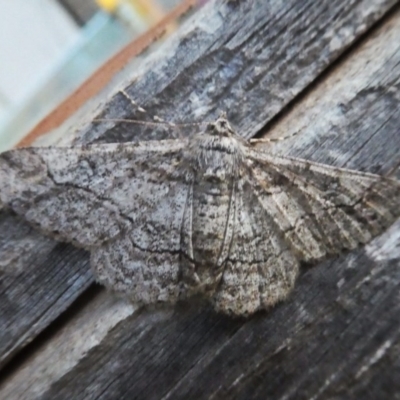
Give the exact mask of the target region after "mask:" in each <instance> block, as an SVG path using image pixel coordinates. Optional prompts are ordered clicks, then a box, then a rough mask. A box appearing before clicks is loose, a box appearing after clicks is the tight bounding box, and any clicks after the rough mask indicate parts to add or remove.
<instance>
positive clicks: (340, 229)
mask: <svg viewBox="0 0 400 400" xmlns="http://www.w3.org/2000/svg"><path fill="white" fill-rule="evenodd" d="M246 152H247V154H246V156H247V160H248V163H249V165H250V166H251V170H252V174H253V177H254V182H255V185H256V186H257V187H258V190H259V191H261V194H260V198H261V199H264V202H265V204H268V205H269V206H270V207H271V209H274V210H275V215H276V218H277V219H278V220H279V221H281V226H282V228H283V229H285V230H287V233H286V237H287V240H288V241H289V243H291V245H292V246H293V248H294V249H295V251H296V252H297V253H298V254H299V257H300V258H301V259H303V260H306V261H317V260H318V259H321V258H323V257H324V256H326V255H333V254H337V253H339V252H340V251H342V250H345V249H352V248H355V247H356V246H358V245H359V244H362V243H366V242H368V241H369V240H371V239H372V237H374V236H376V235H378V234H380V233H381V232H383V231H384V230H385V229H386V228H387V227H388V226H389V225H390V224H392V223H393V222H394V220H395V219H396V218H397V217H399V216H400V183H399V182H398V181H396V180H394V179H391V178H387V177H382V176H379V175H374V174H370V173H363V172H358V171H353V170H348V169H342V168H335V167H330V166H327V165H323V164H319V163H313V162H310V161H307V160H303V159H298V158H290V157H282V156H274V155H271V154H268V153H266V152H261V151H259V150H257V149H255V148H251V147H248V148H247V151H246ZM263 188H264V189H263ZM272 188H273V189H272Z"/></svg>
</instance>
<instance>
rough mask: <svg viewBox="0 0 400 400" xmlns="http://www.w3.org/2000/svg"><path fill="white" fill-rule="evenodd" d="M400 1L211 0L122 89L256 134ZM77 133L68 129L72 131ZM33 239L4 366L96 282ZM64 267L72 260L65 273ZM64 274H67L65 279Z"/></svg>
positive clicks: (168, 110) (82, 265)
mask: <svg viewBox="0 0 400 400" xmlns="http://www.w3.org/2000/svg"><path fill="white" fill-rule="evenodd" d="M397 3H398V1H396V0H361V1H360V0H352V1H348V0H334V1H332V0H324V1H319V2H313V1H311V0H309V1H304V2H298V1H296V0H290V1H283V0H282V1H263V0H258V1H251V2H249V1H235V2H229V3H228V2H223V3H222V2H221V3H216V4H214V3H212V2H211V3H210V4H209V5H207V6H206V7H205V8H204V9H203V10H202V11H201V12H199V14H198V15H196V16H195V18H193V19H192V20H191V21H190V22H189V23H187V24H185V26H184V27H183V28H182V29H181V30H180V31H179V32H178V34H177V35H176V36H175V37H174V38H172V39H171V40H168V41H167V42H166V43H165V44H164V45H163V46H162V48H161V49H160V51H159V52H158V53H157V54H155V55H154V56H151V57H150V60H145V61H144V62H142V63H136V62H133V63H132V66H131V68H132V71H134V72H133V73H132V78H131V79H129V82H132V81H133V82H134V83H129V82H128V83H127V84H125V85H122V86H127V87H128V89H127V90H128V92H129V93H130V94H131V95H132V97H134V98H135V99H136V100H137V101H138V102H139V103H140V104H143V105H144V106H146V108H147V109H148V110H149V112H151V113H153V112H154V113H157V114H159V115H161V116H163V117H165V116H170V117H171V118H172V116H173V119H178V120H179V119H191V120H192V119H195V120H199V119H200V120H201V119H202V118H208V117H211V116H214V115H215V112H216V110H217V109H227V110H229V111H230V117H231V119H232V120H233V122H234V123H236V124H237V126H238V128H239V129H240V130H241V132H242V133H243V135H245V136H249V135H253V134H254V133H256V132H257V130H258V129H259V128H260V127H262V126H264V125H265V124H266V123H267V122H268V121H270V119H271V118H273V117H274V116H275V115H276V114H277V113H278V112H279V111H280V110H281V109H282V107H284V106H285V105H286V104H288V103H289V102H290V101H291V100H292V99H293V98H294V97H295V96H296V95H297V94H298V93H299V92H300V91H301V90H303V89H304V88H305V87H306V86H307V84H309V83H310V82H312V81H313V80H314V79H315V78H316V76H318V74H320V72H321V71H322V70H323V69H324V68H326V67H327V66H328V65H330V63H332V62H333V61H334V60H335V59H336V58H337V57H338V56H339V55H340V54H341V53H342V52H343V51H344V50H345V49H346V48H347V47H348V46H349V45H351V44H352V43H354V41H356V40H357V38H359V37H360V36H361V35H362V34H363V33H364V32H365V31H366V30H368V29H369V28H370V27H371V26H372V25H373V24H375V23H376V22H377V21H378V20H379V19H380V18H381V17H382V16H383V15H384V14H386V13H388V12H389V11H390V10H391V9H392V7H393V6H394V5H395V4H397ZM124 74H125V75H126V71H125V72H123V76H125V75H124ZM115 80H116V81H117V82H120V81H119V80H118V79H117V78H116V79H115ZM118 86H121V84H120V83H119V84H118ZM105 108H106V111H105V112H104V113H103V116H104V117H105V118H110V117H114V118H115V117H117V116H118V117H128V118H131V117H133V118H134V117H135V115H134V114H132V113H131V110H132V107H131V105H130V103H129V102H128V101H127V100H126V99H125V98H124V97H123V96H121V95H116V96H115V97H114V98H112V99H111V100H110V101H109V102H107V103H106V107H105ZM231 110H232V112H231ZM140 118H143V117H142V116H140ZM75 122H76V121H75ZM110 126H112V129H110ZM74 132H75V129H71V131H70V134H74ZM156 134H157V132H149V130H145V131H141V130H140V127H135V129H132V126H131V125H129V126H126V125H124V124H117V125H116V124H115V123H107V124H106V123H104V124H99V123H96V124H95V125H91V124H89V125H88V126H87V127H86V128H85V129H83V131H82V132H81V135H80V136H81V138H83V139H82V140H83V141H92V140H111V141H122V140H130V139H133V138H134V137H135V138H139V137H140V136H141V135H142V137H143V135H144V137H145V138H151V137H154V135H156ZM160 134H161V135H164V136H165V135H166V133H165V132H164V133H160ZM168 134H171V132H170V131H169V132H168ZM78 136H79V135H78ZM100 138H101V139H100ZM3 218H6V219H8V218H11V217H10V216H8V215H6V214H2V215H0V224H7V222H4V220H3ZM18 224H19V223H18ZM18 226H21V228H18V227H17V228H16V230H17V231H18V229H22V230H25V229H26V228H22V225H18ZM17 231H15V233H13V235H14V236H9V235H8V233H7V232H8V229H5V230H4V232H5V236H4V238H3V243H5V245H6V246H7V247H9V246H11V247H13V246H18V243H17V244H13V243H12V242H13V241H14V240H19V239H18V238H17V239H15V238H16V237H17V236H18V235H17V234H16V232H17ZM32 240H34V241H35V243H36V244H35V246H34V247H35V248H36V250H35V251H36V252H37V254H36V256H35V257H37V259H40V260H43V261H41V263H40V265H39V264H38V265H37V266H35V268H31V263H30V261H29V256H28V255H27V256H26V258H24V260H25V261H21V265H20V267H19V268H20V271H25V272H23V273H22V275H21V276H20V277H19V278H17V281H18V284H17V282H14V283H13V284H11V283H10V285H9V286H7V288H5V287H4V286H3V288H2V289H1V290H0V304H4V306H3V307H2V308H1V309H0V312H1V315H0V320H2V321H5V325H4V326H8V327H9V328H8V329H4V330H2V331H1V333H0V335H1V336H0V365H4V363H5V362H6V361H7V360H8V359H9V358H10V356H11V355H12V354H14V353H15V352H17V351H18V350H19V349H20V348H21V347H23V346H24V345H25V344H26V343H28V342H30V341H31V340H32V339H33V338H34V337H35V336H36V335H37V333H39V332H40V331H42V330H43V329H44V328H45V327H46V326H48V324H49V323H50V322H51V321H52V320H54V318H56V317H57V315H59V314H60V313H62V311H63V310H65V309H66V308H67V307H68V306H69V305H70V304H71V302H72V301H74V299H75V298H76V297H77V296H78V295H79V293H82V292H83V291H84V290H85V288H86V287H87V286H88V284H89V283H90V279H91V278H90V277H89V274H90V272H89V270H88V266H87V258H85V257H87V256H84V257H83V258H82V253H80V252H78V250H76V249H74V248H72V247H71V246H66V247H62V249H63V251H64V252H65V253H60V254H58V255H57V259H54V257H53V256H51V257H49V253H48V252H49V251H50V250H49V249H47V248H46V245H47V243H48V242H47V239H44V238H41V237H40V236H35V238H34V239H32ZM51 246H53V247H52V248H55V247H54V246H56V245H55V243H53V244H52V245H51ZM51 246H50V247H51ZM3 248H4V246H3ZM57 249H59V247H57V248H56V250H54V251H57V252H58V250H57ZM58 257H60V258H58ZM0 258H2V254H1V253H0ZM61 260H62V261H61ZM78 260H79V261H78ZM60 262H61V263H65V267H63V270H62V271H63V272H61V270H60V267H59V265H58V263H60ZM22 264H23V265H22ZM12 268H13V262H10V264H9V265H8V266H5V267H4V268H3V269H4V270H7V271H8V272H3V277H2V280H3V281H4V280H6V279H9V280H10V282H13V281H12V279H13V278H8V274H9V273H10V272H9V271H10V269H12ZM64 271H69V272H68V273H67V274H66V275H65V272H64ZM52 274H56V275H55V276H54V281H51V280H45V282H48V284H46V283H45V282H42V280H43V276H53V275H52ZM70 274H72V275H70ZM78 276H83V278H82V279H79V278H78ZM27 277H28V278H29V279H27ZM54 282H56V284H55V283H54ZM33 283H34V285H33ZM28 288H29V290H28ZM69 291H71V293H69ZM29 293H33V297H32V296H31V295H29ZM44 294H45V295H44ZM10 298H11V299H12V302H11V303H10V301H9V299H10ZM54 299H60V301H59V302H55V301H54ZM61 299H62V301H61ZM15 310H20V312H19V314H18V315H19V318H18V319H19V322H17V323H16V324H13V326H12V328H10V325H9V321H10V317H9V316H10V315H14V313H15ZM10 329H11V330H10Z"/></svg>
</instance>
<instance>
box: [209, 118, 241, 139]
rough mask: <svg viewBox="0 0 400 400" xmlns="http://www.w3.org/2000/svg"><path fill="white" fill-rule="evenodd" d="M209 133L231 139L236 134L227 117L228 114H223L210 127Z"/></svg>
mask: <svg viewBox="0 0 400 400" xmlns="http://www.w3.org/2000/svg"><path fill="white" fill-rule="evenodd" d="M207 133H209V134H210V135H215V136H222V137H231V136H232V135H234V133H235V132H234V130H233V129H232V127H231V125H230V123H229V121H228V119H227V117H226V112H222V113H221V114H220V115H219V117H218V118H217V119H216V120H215V121H214V122H211V123H210V124H209V125H208V127H207Z"/></svg>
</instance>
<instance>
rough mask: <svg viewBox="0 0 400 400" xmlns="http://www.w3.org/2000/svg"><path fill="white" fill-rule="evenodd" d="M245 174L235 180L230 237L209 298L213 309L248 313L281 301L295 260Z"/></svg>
mask: <svg viewBox="0 0 400 400" xmlns="http://www.w3.org/2000/svg"><path fill="white" fill-rule="evenodd" d="M254 189H255V187H254V185H253V182H252V181H251V180H248V176H244V177H243V178H242V179H240V180H239V181H237V187H236V190H235V207H234V210H233V211H232V212H234V213H235V219H234V221H235V223H234V228H233V229H234V232H233V239H232V242H231V246H230V251H229V255H228V258H227V260H226V263H225V268H224V272H223V274H222V278H221V281H220V283H219V286H218V288H217V291H216V293H215V295H214V298H213V303H214V306H215V308H216V309H217V310H219V311H223V312H225V313H227V314H233V315H242V316H246V315H250V314H252V313H254V312H255V311H257V310H258V309H262V308H267V307H268V306H271V305H273V304H275V303H276V302H278V301H279V300H283V299H284V298H285V297H286V296H287V295H288V293H289V292H290V290H291V289H292V288H293V285H294V282H295V279H296V276H297V273H298V268H299V263H298V261H297V259H296V257H295V256H294V255H293V253H292V252H291V248H290V247H289V245H288V243H286V241H285V236H284V232H282V231H281V229H280V227H279V225H278V224H277V221H276V220H274V218H273V216H272V215H270V214H269V211H268V209H265V208H264V207H263V204H262V203H261V202H260V198H259V197H258V195H259V193H257V192H255V190H254Z"/></svg>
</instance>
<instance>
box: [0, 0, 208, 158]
mask: <svg viewBox="0 0 400 400" xmlns="http://www.w3.org/2000/svg"><path fill="white" fill-rule="evenodd" d="M182 3H187V6H188V7H186V8H187V9H189V8H190V7H189V6H193V5H195V6H196V7H198V6H200V5H201V4H202V3H204V1H188V0H186V1H185V0H12V1H10V0H0V10H1V11H0V151H3V150H6V149H8V148H11V147H13V146H15V145H17V144H18V143H19V142H20V141H21V140H22V139H23V138H24V137H25V136H26V135H27V134H28V133H29V132H30V131H31V130H32V129H34V127H35V126H36V125H37V124H39V122H40V121H41V120H42V119H43V118H44V117H46V115H48V114H49V113H50V112H51V111H52V110H55V109H56V108H57V106H58V105H59V104H61V103H62V102H63V101H65V99H67V98H68V96H71V94H72V93H73V92H74V91H76V90H77V89H78V88H79V87H80V86H81V85H82V83H83V82H85V81H86V80H87V79H88V78H89V77H90V76H91V75H92V74H93V73H94V72H95V71H96V70H97V69H98V68H99V67H100V66H101V65H103V64H104V63H105V62H106V61H107V60H108V59H110V58H111V57H113V56H114V55H116V54H117V53H118V52H121V51H122V50H123V49H124V46H127V45H128V44H129V43H130V42H132V41H133V40H135V38H137V37H139V36H140V35H142V34H143V33H144V32H146V31H147V30H148V29H150V28H151V27H153V26H155V25H156V24H157V23H160V21H162V20H163V18H164V19H165V18H166V16H168V14H169V13H172V12H173V10H174V9H176V8H177V7H182ZM184 8H185V7H184ZM184 8H182V10H183V9H184ZM177 23H179V21H178V20H177V21H176V22H175V25H169V31H173V30H174V26H175V27H176V24H177Z"/></svg>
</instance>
